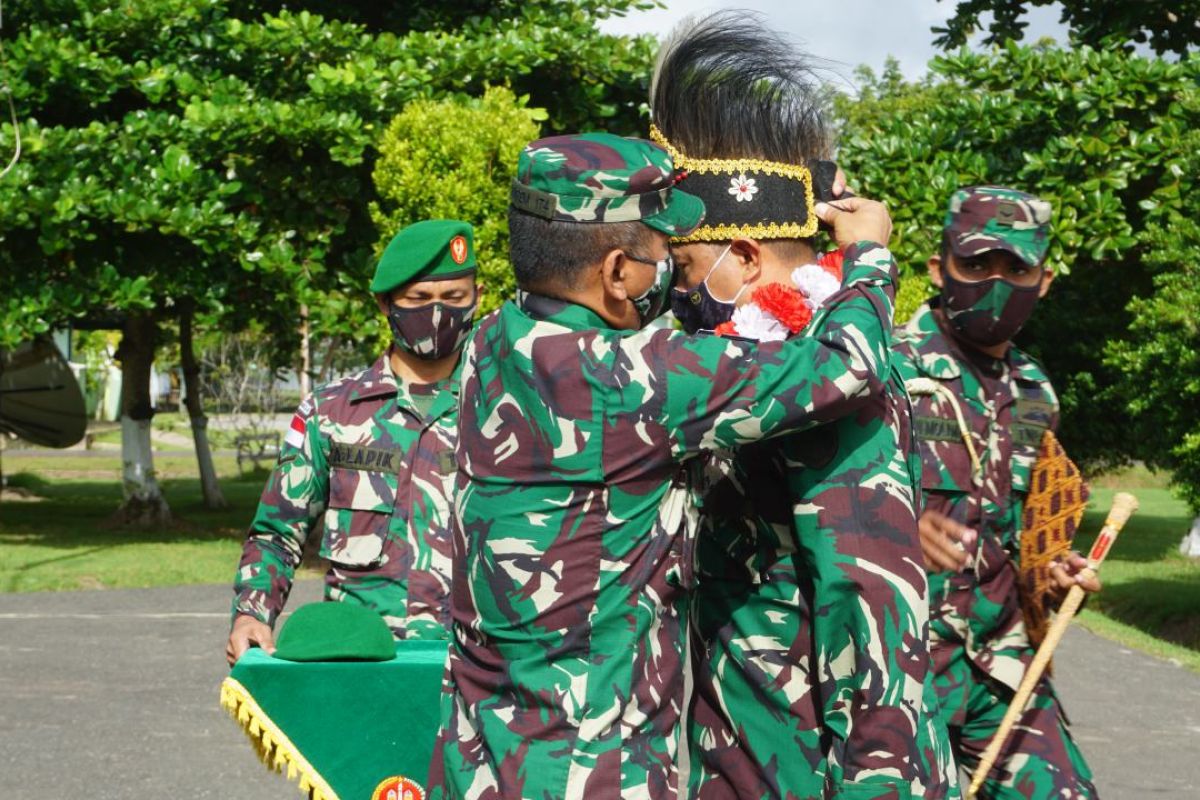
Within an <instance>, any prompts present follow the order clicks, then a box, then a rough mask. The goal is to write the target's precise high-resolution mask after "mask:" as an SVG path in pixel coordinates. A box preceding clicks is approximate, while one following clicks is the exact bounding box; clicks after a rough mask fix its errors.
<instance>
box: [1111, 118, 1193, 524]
mask: <svg viewBox="0 0 1200 800" xmlns="http://www.w3.org/2000/svg"><path fill="white" fill-rule="evenodd" d="M1198 144H1200V142H1198ZM1196 168H1200V158H1193V159H1192V170H1193V173H1194V171H1195V169H1196ZM1190 200H1191V202H1193V203H1194V202H1195V201H1197V200H1200V198H1198V197H1195V196H1193V197H1192V198H1190ZM1192 207H1194V205H1193V206H1192ZM1143 238H1144V241H1145V243H1146V246H1147V258H1146V264H1147V266H1148V268H1149V269H1151V270H1152V272H1153V273H1154V288H1153V291H1152V292H1150V293H1148V294H1147V295H1145V296H1144V297H1136V298H1134V299H1133V301H1132V302H1131V303H1130V305H1129V311H1130V312H1131V314H1132V317H1133V319H1132V322H1131V324H1130V329H1129V335H1128V337H1127V338H1126V339H1118V340H1114V341H1110V342H1109V343H1108V345H1107V348H1106V353H1105V355H1106V358H1105V361H1106V363H1107V364H1108V365H1109V366H1110V367H1111V368H1113V369H1115V370H1119V371H1120V372H1121V373H1123V374H1124V376H1125V380H1126V396H1127V398H1128V411H1129V414H1128V418H1129V421H1130V424H1131V426H1132V427H1133V428H1134V430H1135V432H1136V437H1135V438H1136V442H1137V446H1138V449H1137V454H1138V455H1139V456H1140V457H1141V458H1143V459H1144V460H1145V461H1146V463H1147V464H1149V465H1150V466H1152V467H1161V468H1165V469H1168V470H1170V471H1171V473H1172V476H1173V478H1174V483H1175V485H1176V486H1177V487H1178V488H1179V490H1180V494H1181V495H1182V496H1183V498H1184V500H1186V501H1187V503H1188V504H1189V505H1190V506H1191V508H1192V512H1193V513H1196V514H1200V320H1198V319H1197V316H1196V312H1197V310H1198V309H1200V233H1198V232H1197V231H1196V228H1195V225H1194V224H1184V225H1178V224H1177V225H1172V226H1171V227H1169V228H1166V227H1163V226H1161V225H1155V226H1153V227H1152V228H1150V229H1149V230H1148V231H1147V232H1146V234H1145V236H1144V237H1143Z"/></svg>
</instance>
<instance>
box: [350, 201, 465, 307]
mask: <svg viewBox="0 0 1200 800" xmlns="http://www.w3.org/2000/svg"><path fill="white" fill-rule="evenodd" d="M475 267H476V263H475V231H474V229H473V228H472V227H471V224H470V223H469V222H462V221H461V220H457V219H427V220H423V221H421V222H414V223H413V224H412V225H409V226H408V227H406V228H403V229H401V231H400V232H399V233H397V234H396V235H395V236H393V237H392V241H390V242H388V246H387V247H386V248H385V249H384V251H383V255H382V256H381V257H380V259H379V264H378V265H376V267H375V278H374V279H373V280H372V281H371V291H372V292H390V291H391V290H392V289H395V288H396V287H397V286H403V285H404V284H406V283H410V282H412V281H415V280H425V281H438V280H446V279H448V278H458V277H461V276H463V275H469V274H470V273H472V272H474V271H475Z"/></svg>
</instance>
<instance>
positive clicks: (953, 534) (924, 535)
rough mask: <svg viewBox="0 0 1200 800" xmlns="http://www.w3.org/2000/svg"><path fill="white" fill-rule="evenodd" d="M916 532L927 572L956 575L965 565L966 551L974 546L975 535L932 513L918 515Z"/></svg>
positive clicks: (936, 513)
mask: <svg viewBox="0 0 1200 800" xmlns="http://www.w3.org/2000/svg"><path fill="white" fill-rule="evenodd" d="M917 531H918V533H920V535H921V555H922V556H924V557H925V568H926V569H927V570H929V571H931V572H958V571H959V570H961V569H962V568H963V567H965V566H966V565H967V552H966V551H967V550H968V549H971V548H973V547H974V546H975V536H976V534H975V531H973V530H971V529H970V528H968V527H967V526H965V525H963V524H962V523H960V522H955V521H954V520H952V519H950V518H949V517H947V516H946V515H945V514H939V513H938V512H936V511H926V512H925V513H923V514H922V515H921V519H920V520H919V521H918V522H917Z"/></svg>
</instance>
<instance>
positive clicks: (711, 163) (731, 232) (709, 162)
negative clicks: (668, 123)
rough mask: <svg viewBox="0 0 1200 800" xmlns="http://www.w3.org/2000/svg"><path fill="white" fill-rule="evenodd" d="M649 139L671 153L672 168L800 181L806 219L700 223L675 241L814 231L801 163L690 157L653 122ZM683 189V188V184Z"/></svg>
mask: <svg viewBox="0 0 1200 800" xmlns="http://www.w3.org/2000/svg"><path fill="white" fill-rule="evenodd" d="M650 139H651V141H653V142H654V143H655V144H657V145H659V146H660V147H662V148H663V149H664V150H666V151H667V154H668V155H669V156H671V161H672V163H673V164H674V165H675V168H676V169H684V170H687V171H689V172H696V173H699V174H701V175H729V176H730V177H733V176H734V175H737V174H740V173H743V172H762V173H766V174H767V175H779V176H780V177H784V178H791V179H792V180H796V181H800V182H801V183H802V184H804V206H805V212H806V215H807V216H806V219H805V221H804V224H803V225H801V224H800V223H798V222H771V223H768V224H766V225H701V226H700V227H699V228H697V229H696V230H694V231H692V232H691V233H690V234H689V235H687V236H673V237H671V241H672V242H673V243H675V244H687V243H688V242H725V241H729V240H730V239H736V238H738V237H745V238H748V239H807V238H808V237H810V236H813V235H814V234H816V232H817V222H818V220H817V212H816V204H817V201H816V196H815V195H814V194H813V180H812V173H811V172H810V171H809V169H808V167H806V166H804V165H802V164H785V163H783V162H781V161H764V160H763V159H760V158H692V157H690V156H688V155H685V154H684V153H683V152H682V151H680V150H679V148H677V147H676V146H675V145H673V144H671V142H670V141H669V140H668V139H667V137H666V136H664V135H663V132H662V131H660V130H659V129H658V126H657V125H653V124H651V125H650ZM684 191H687V189H686V187H685V188H684Z"/></svg>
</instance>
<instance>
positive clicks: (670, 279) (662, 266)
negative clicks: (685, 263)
mask: <svg viewBox="0 0 1200 800" xmlns="http://www.w3.org/2000/svg"><path fill="white" fill-rule="evenodd" d="M625 257H626V258H628V259H629V260H630V261H636V262H638V263H639V264H649V265H650V266H652V267H654V281H653V282H652V283H651V284H650V286H649V287H648V288H647V289H646V291H644V292H642V293H641V294H640V295H638V296H637V297H634V298H632V299H631V302H632V303H633V307H634V308H635V309H636V310H637V315H638V321H639V322H640V323H641V326H640V327H643V328H644V327H646V326H647V325H649V324H650V323H651V322H653V321H654V320H656V319H658V318H659V317H661V316H662V315H663V312H664V311H666V310H667V297H668V293H669V292H670V291H671V286H672V285H673V284H674V283H675V259H674V258H673V257H672V256H671V255H670V254H669V253H668V254H667V257H666V258H664V259H663V260H662V261H647V260H646V259H644V258H638V257H637V256H631V255H629V253H626V254H625Z"/></svg>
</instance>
